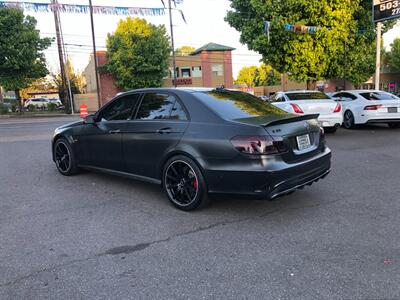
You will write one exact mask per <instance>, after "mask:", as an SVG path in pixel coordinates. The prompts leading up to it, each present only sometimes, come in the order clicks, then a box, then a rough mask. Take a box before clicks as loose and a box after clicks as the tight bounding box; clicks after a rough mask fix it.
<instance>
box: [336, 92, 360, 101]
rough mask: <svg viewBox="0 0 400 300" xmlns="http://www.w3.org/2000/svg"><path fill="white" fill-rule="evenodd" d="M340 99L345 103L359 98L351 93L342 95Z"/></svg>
mask: <svg viewBox="0 0 400 300" xmlns="http://www.w3.org/2000/svg"><path fill="white" fill-rule="evenodd" d="M340 98H341V99H342V100H343V101H352V100H354V99H356V98H357V97H355V96H354V95H352V94H349V93H342V94H341V97H340Z"/></svg>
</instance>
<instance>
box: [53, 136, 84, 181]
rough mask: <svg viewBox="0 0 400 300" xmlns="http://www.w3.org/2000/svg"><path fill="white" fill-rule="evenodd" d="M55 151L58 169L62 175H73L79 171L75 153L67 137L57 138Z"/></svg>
mask: <svg viewBox="0 0 400 300" xmlns="http://www.w3.org/2000/svg"><path fill="white" fill-rule="evenodd" d="M53 153H54V161H55V163H56V166H57V170H58V171H59V172H60V173H61V174H62V175H64V176H71V175H75V174H78V173H79V168H78V165H77V162H76V158H75V154H74V152H73V150H72V147H71V145H70V143H69V142H68V141H67V139H65V138H59V139H57V140H56V141H55V143H54V148H53Z"/></svg>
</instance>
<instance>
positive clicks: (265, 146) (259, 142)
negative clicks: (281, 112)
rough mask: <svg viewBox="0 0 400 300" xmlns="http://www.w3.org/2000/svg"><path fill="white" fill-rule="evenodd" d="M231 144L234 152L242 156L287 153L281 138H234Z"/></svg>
mask: <svg viewBox="0 0 400 300" xmlns="http://www.w3.org/2000/svg"><path fill="white" fill-rule="evenodd" d="M231 143H232V145H233V146H234V147H235V148H236V150H238V151H239V152H240V153H244V154H252V155H268V154H278V153H283V152H286V151H287V147H286V145H285V144H284V143H283V140H282V139H281V138H275V139H272V138H271V137H269V136H235V137H234V138H232V139H231Z"/></svg>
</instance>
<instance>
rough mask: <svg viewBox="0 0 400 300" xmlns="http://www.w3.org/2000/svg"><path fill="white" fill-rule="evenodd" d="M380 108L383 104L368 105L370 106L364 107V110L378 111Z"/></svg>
mask: <svg viewBox="0 0 400 300" xmlns="http://www.w3.org/2000/svg"><path fill="white" fill-rule="evenodd" d="M380 107H382V104H378V105H368V106H366V107H364V110H378V109H379V108H380Z"/></svg>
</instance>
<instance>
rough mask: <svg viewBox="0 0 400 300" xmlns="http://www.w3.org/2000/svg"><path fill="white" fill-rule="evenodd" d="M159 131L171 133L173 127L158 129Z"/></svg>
mask: <svg viewBox="0 0 400 300" xmlns="http://www.w3.org/2000/svg"><path fill="white" fill-rule="evenodd" d="M157 133H159V134H164V133H166V134H169V133H171V128H169V127H167V128H161V129H158V130H157Z"/></svg>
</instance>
